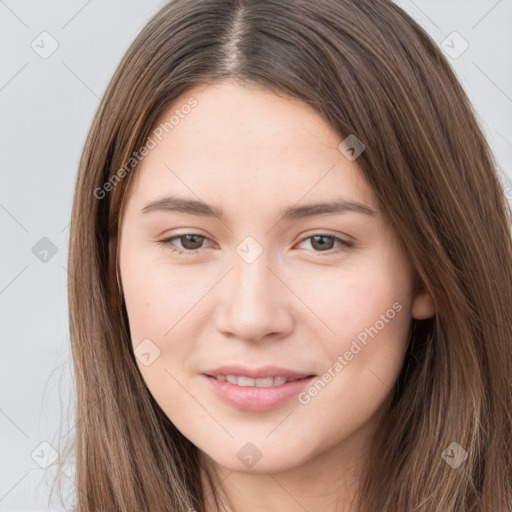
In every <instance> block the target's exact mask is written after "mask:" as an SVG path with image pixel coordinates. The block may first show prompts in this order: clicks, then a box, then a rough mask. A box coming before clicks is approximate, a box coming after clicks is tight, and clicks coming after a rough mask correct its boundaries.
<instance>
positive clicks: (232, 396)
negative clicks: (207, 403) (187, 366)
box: [202, 375, 314, 411]
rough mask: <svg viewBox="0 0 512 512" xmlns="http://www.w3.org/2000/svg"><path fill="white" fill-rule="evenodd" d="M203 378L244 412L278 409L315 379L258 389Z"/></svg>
mask: <svg viewBox="0 0 512 512" xmlns="http://www.w3.org/2000/svg"><path fill="white" fill-rule="evenodd" d="M202 377H203V378H205V379H206V381H207V383H208V384H209V385H210V386H211V389H212V390H213V392H214V393H215V394H216V395H217V396H218V397H219V398H222V399H223V400H224V401H225V402H227V403H228V404H230V405H233V406H235V407H236V408H237V409H242V410H244V411H266V410H268V409H273V408H274V407H278V406H279V405H282V404H284V403H285V402H287V401H288V400H290V398H292V397H293V396H295V395H298V394H299V393H300V392H301V391H302V390H303V389H304V388H305V387H306V386H307V385H308V384H309V383H310V382H311V381H312V380H313V379H314V377H305V378H304V379H300V380H296V381H293V382H287V383H286V384H283V385H282V386H270V387H267V388H258V387H254V386H238V385H236V384H231V383H229V382H221V381H219V380H217V379H215V378H214V377H210V376H208V375H202Z"/></svg>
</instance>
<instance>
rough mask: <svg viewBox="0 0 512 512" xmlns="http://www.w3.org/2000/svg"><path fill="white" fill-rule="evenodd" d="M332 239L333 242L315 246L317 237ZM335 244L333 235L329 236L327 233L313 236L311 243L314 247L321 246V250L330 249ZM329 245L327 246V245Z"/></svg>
mask: <svg viewBox="0 0 512 512" xmlns="http://www.w3.org/2000/svg"><path fill="white" fill-rule="evenodd" d="M326 238H327V239H330V240H331V242H330V243H327V244H325V243H320V244H319V246H318V247H315V243H316V242H317V239H326ZM333 244H334V240H333V238H332V236H327V235H316V236H312V237H311V245H312V247H315V248H319V249H320V250H329V249H332V246H333ZM326 245H327V247H326Z"/></svg>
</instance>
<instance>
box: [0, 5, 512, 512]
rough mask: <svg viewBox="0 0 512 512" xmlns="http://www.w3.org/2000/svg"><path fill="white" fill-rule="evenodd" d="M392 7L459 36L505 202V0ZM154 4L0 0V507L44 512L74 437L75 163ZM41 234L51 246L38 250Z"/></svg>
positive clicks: (455, 47)
mask: <svg viewBox="0 0 512 512" xmlns="http://www.w3.org/2000/svg"><path fill="white" fill-rule="evenodd" d="M397 3H398V4H399V5H400V6H401V7H403V8H404V9H405V10H406V11H407V12H409V13H410V14H411V15H412V16H413V17H414V18H415V19H416V20H417V21H418V22H419V23H420V24H421V25H422V26H423V27H424V28H425V29H426V30H427V31H428V32H429V33H430V34H431V36H432V37H433V39H434V40H435V41H436V42H437V43H438V45H439V46H441V47H443V46H444V47H445V48H447V49H448V50H449V51H451V52H454V51H457V52H458V53H460V51H461V50H462V49H463V48H464V46H462V45H463V44H464V42H463V40H462V39H460V38H459V37H458V36H457V35H455V36H454V35H453V32H454V31H456V32H458V33H459V34H460V36H462V38H463V39H464V40H466V41H467V43H468V44H469V47H468V49H467V50H466V51H465V52H464V53H462V55H460V56H459V57H458V58H452V57H449V60H450V62H451V63H452V65H453V67H454V69H455V71H456V73H457V75H458V77H459V79H460V80H461V82H462V84H463V86H464V87H465V89H466V91H467V93H468V95H469V97H470V99H471V101H472V102H473V104H474V106H475V109H476V111H477V113H478V116H479V121H480V124H481V126H482V128H483V130H484V133H485V135H486V137H487V138H488V140H489V142H490V144H491V146H492V148H493V150H494V152H495V154H496V156H497V158H498V161H499V163H500V165H501V169H502V179H503V183H504V187H505V188H506V191H507V196H508V197H509V198H512V181H510V180H512V57H511V50H512V33H511V31H510V26H512V0H500V1H496V0H472V1H467V0H456V1H449V0H415V1H412V0H399V1H397ZM162 4H163V2H158V1H156V0H146V1H144V2H143V1H141V0H138V1H137V0H122V1H121V0H110V1H101V2H100V1H99V0H89V1H85V0H65V1H64V0H60V1H57V0H52V1H49V2H40V1H39V0H25V1H23V0H5V1H2V0H0V41H1V53H0V119H1V123H0V129H1V134H0V158H1V165H0V169H1V170H0V176H1V188H0V227H1V230H2V239H3V240H4V243H3V244H2V249H1V251H0V254H1V265H0V311H1V315H2V317H1V323H0V326H1V327H0V328H1V343H2V345H1V347H2V351H1V356H0V379H1V380H0V383H1V384H0V511H15V510H16V511H29V510H31V511H33V510H48V496H49V486H50V484H51V482H52V477H53V474H54V471H53V470H54V468H55V465H50V466H49V467H48V468H47V469H44V466H46V465H47V464H48V463H50V462H51V460H52V459H51V455H52V451H51V447H50V446H49V445H52V446H54V447H55V448H56V449H57V444H56V441H57V438H58V433H59V429H61V430H62V433H63V434H65V433H66V432H68V430H70V429H71V431H70V434H69V435H70V436H72V435H73V431H72V425H73V424H72V421H73V413H74V410H73V409H72V406H71V407H70V408H69V409H68V403H69V402H70V401H72V399H73V397H74V395H73V382H72V379H71V375H72V367H71V365H70V351H69V345H70V341H69V334H68V321H67V292H66V286H67V285H66V280H67V270H66V267H67V246H68V241H69V237H68V235H69V218H70V212H71V205H72V198H73V188H74V182H75V178H76V172H77V166H78V161H79V157H80V153H81V151H82V147H83V144H84V142H85V137H86V135H87V132H88V130H89V127H90V123H91V121H92V118H93V115H94V112H95V110H96V108H97V105H98V102H99V98H100V97H101V95H102V94H103V92H104V90H105V88H106V86H107V84H108V82H109V80H110V78H111V76H112V73H113V72H114V69H115V67H116V66H117V64H118V62H119V61H120V59H121V57H122V55H123V54H124V52H125V51H126V49H127V48H128V46H129V44H130V43H131V42H132V40H133V39H134V37H135V36H136V34H137V33H138V32H139V31H140V29H141V28H142V27H143V26H144V25H145V23H146V22H147V20H148V19H149V17H150V16H151V15H152V14H153V13H154V12H156V11H157V10H158V8H159V7H160V6H161V5H162ZM44 31H46V32H48V33H49V34H50V35H51V37H52V38H53V39H54V40H55V41H56V42H57V43H58V48H57V49H56V50H55V52H54V53H53V54H51V55H50V56H49V57H47V58H42V57H41V56H40V54H39V53H37V52H36V51H35V49H33V47H32V46H31V45H32V44H33V45H34V46H35V47H36V48H37V49H38V51H39V52H43V51H44V50H48V49H49V48H51V46H50V45H51V40H50V39H48V36H40V34H41V33H42V32H44ZM45 37H46V39H44V42H43V43H41V38H45ZM33 41H34V43H32V42H33ZM443 41H445V43H443ZM37 45H39V46H37ZM43 45H44V48H43ZM450 47H452V48H451V49H450ZM44 237H46V238H47V239H49V240H50V241H51V244H53V245H54V246H55V248H54V250H55V251H56V253H55V254H54V255H53V256H52V252H51V251H50V252H49V253H48V254H47V255H46V256H45V253H44V252H40V253H39V254H38V251H43V250H44V249H45V248H47V245H46V246H45V245H44V244H48V242H47V241H43V242H41V241H40V240H41V239H42V238H44ZM36 244H38V245H36ZM39 244H43V245H39ZM34 246H35V247H36V249H34V250H33V248H34ZM34 252H35V253H36V254H34ZM45 257H46V260H47V261H44V258H45ZM41 259H43V261H42V260H41ZM41 443H49V445H48V444H42V445H41ZM41 466H43V467H41ZM67 474H68V475H69V476H70V477H71V478H72V471H71V468H68V470H67ZM70 482H71V479H70ZM70 485H72V484H71V483H70ZM56 509H57V507H55V508H52V510H56Z"/></svg>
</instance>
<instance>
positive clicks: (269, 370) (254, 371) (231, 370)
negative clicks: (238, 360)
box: [203, 365, 313, 379]
mask: <svg viewBox="0 0 512 512" xmlns="http://www.w3.org/2000/svg"><path fill="white" fill-rule="evenodd" d="M203 374H204V375H211V376H218V375H236V376H240V375H243V376H245V377H250V378H252V379H264V378H267V377H285V378H287V379H301V378H304V377H311V376H313V374H311V373H306V372H299V371H294V370H289V369H287V368H280V367H278V366H261V367H259V368H248V367H245V366H239V365H226V366H219V367H218V368H215V369H211V370H205V371H204V372H203Z"/></svg>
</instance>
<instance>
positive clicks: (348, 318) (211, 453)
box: [120, 81, 435, 512]
mask: <svg viewBox="0 0 512 512" xmlns="http://www.w3.org/2000/svg"><path fill="white" fill-rule="evenodd" d="M192 96H193V97H194V98H195V99H196V100H197V102H198V104H197V106H196V107H195V108H193V109H192V110H191V112H190V113H189V114H188V115H187V116H184V118H183V119H180V122H179V124H178V125H176V126H175V127H174V129H173V130H171V131H169V133H168V134H166V135H165V136H164V137H163V138H162V140H161V141H159V142H158V144H157V145H156V147H154V148H153V149H152V150H151V151H150V152H149V153H148V154H147V155H146V156H145V157H144V158H143V160H142V162H141V165H140V167H139V169H138V170H137V175H136V176H134V177H133V178H134V179H135V181H134V183H132V185H133V187H132V188H131V189H130V194H129V196H128V197H127V198H126V200H127V202H126V210H125V212H124V215H123V219H122V225H121V231H120V274H121V282H122V288H123V293H124V297H125V301H126V307H127V312H128V317H129V324H130V331H131V336H132V342H133V348H134V350H135V353H137V346H138V345H139V344H140V343H141V342H142V341H143V340H146V339H149V340H151V342H150V343H153V344H154V346H156V347H158V349H159V351H160V354H159V355H158V357H156V359H154V360H153V361H152V362H151V364H149V365H145V364H142V363H141V362H140V360H139V359H138V358H137V364H138V366H139V369H140V372H141V374H142V376H143V378H144V380H145V382H146V383H147V386H148V388H149V390H150V392H151V393H152V394H153V396H154V397H155V399H156V401H157V402H158V404H159V405H160V406H161V408H162V409H163V411H164V412H165V413H166V414H167V416H168V417H169V418H170V419H171V421H172V422H173V423H174V424H175V425H176V427H177V428H178V429H179V430H180V431H181V432H182V433H183V435H184V436H186V437H187V438H188V439H189V440H190V441H191V442H192V443H194V444H195V445H196V446H197V447H198V448H199V450H200V454H201V457H202V460H203V463H204V464H205V465H206V466H207V467H208V468H210V470H211V471H212V472H214V474H215V475H216V477H215V480H216V483H217V482H221V481H222V484H221V486H220V489H222V492H223V494H224V495H225V497H226V500H227V501H229V504H230V508H231V510H236V511H241V510H243V511H244V512H254V511H268V510H286V511H291V512H294V511H301V512H302V511H303V510H316V511H323V512H330V511H334V510H336V511H340V510H342V511H349V510H351V507H350V501H351V500H352V499H353V498H354V497H355V496H356V495H357V489H358V483H359V478H360V475H361V471H362V465H363V464H364V463H365V461H366V460H367V453H368V448H369V445H370V442H371V439H372V436H373V435H374V433H375V429H376V426H377V422H378V421H379V419H380V418H381V416H382V415H383V414H384V413H385V411H386V409H387V408H388V406H389V401H390V399H391V389H392V385H393V383H394V382H395V381H396V379H397V378H398V376H399V373H400V369H401V366H402V362H403V358H404V354H405V350H406V344H407V336H408V332H409V328H410V323H411V319H412V318H427V317H430V316H432V315H433V314H434V313H435V311H434V305H433V302H432V299H431V297H430V296H429V295H428V294H427V293H425V292H421V293H420V292H418V293H416V292H414V293H413V281H414V277H415V270H414V268H412V266H411V264H410V262H409V259H408V257H407V255H406V254H404V253H403V252H402V251H401V250H400V249H399V246H398V244H397V239H396V236H395V234H394V233H393V232H392V231H391V229H390V226H389V224H388V222H387V220H386V219H385V217H384V216H383V214H382V213H381V211H380V209H379V204H378V201H377V198H376V196H375V194H374V193H373V191H372V190H371V189H370V188H369V186H368V185H367V184H366V182H365V181H364V179H363V178H362V175H361V173H360V171H359V170H358V167H357V159H356V160H355V161H350V160H349V159H347V158H346V157H345V156H344V155H343V154H342V153H341V152H340V151H339V149H338V146H339V144H340V143H341V142H342V140H343V138H341V137H340V136H339V135H338V134H337V133H336V132H334V131H333V130H332V129H331V128H330V127H329V125H328V124H327V123H326V122H325V121H324V120H323V118H322V117H320V116H319V115H318V114H317V113H316V112H314V111H313V110H312V109H311V108H310V107H309V106H307V105H306V104H304V103H302V102H299V101H297V100H295V99H292V98H290V97H288V96H286V95H284V94H281V93H280V94H279V95H278V94H276V93H274V92H270V91H268V90H265V89H263V88H260V87H258V86H256V85H248V84H245V85H240V84H238V83H235V82H233V81H225V82H221V83H217V84H213V85H209V86H208V87H204V86H195V87H194V88H192V89H190V90H189V91H187V92H186V93H185V94H183V95H182V96H181V97H180V98H178V99H177V100H176V102H175V103H174V104H173V105H172V106H171V107H170V108H169V109H168V110H167V111H166V112H165V114H164V115H163V116H162V120H163V121H165V120H167V119H169V117H170V116H171V115H172V113H173V112H174V111H175V110H176V108H179V107H180V106H181V105H183V104H185V103H186V102H187V101H188V100H189V99H190V97H192ZM165 196H178V197H183V198H190V199H196V200H197V199H199V200H201V201H203V202H205V203H208V204H213V205H216V206H218V207H222V209H223V210H224V214H225V216H226V219H225V220H224V221H221V220H219V219H218V218H217V217H215V216H213V217H201V216H198V215H193V214H190V213H183V212H171V211H152V212H145V213H143V212H142V211H141V210H142V209H143V208H144V207H145V206H146V205H147V204H148V203H150V202H151V201H155V200H157V199H160V198H162V197H165ZM338 198H343V199H345V200H350V201H357V202H359V203H362V204H364V205H366V206H367V207H368V208H371V209H372V210H373V211H374V212H375V215H373V216H370V215H364V214H361V213H357V212H344V213H334V214H333V213H330V214H324V215H317V216H313V217H308V218H300V219H296V220H292V221H286V222H285V221H284V220H282V219H281V217H282V214H281V212H282V211H283V210H284V209H285V208H286V207H289V206H297V205H304V204H309V203H315V202H320V201H330V200H334V199H338ZM326 231H327V232H328V233H329V232H331V233H333V234H334V236H337V237H339V238H340V239H341V240H345V241H346V240H348V241H352V242H354V244H355V245H354V246H353V247H352V248H349V249H347V248H344V247H343V246H341V245H340V243H339V242H338V241H336V240H335V239H333V238H329V237H327V238H326V239H324V240H323V241H324V247H325V249H322V246H321V244H318V243H316V244H315V242H314V239H312V238H308V237H313V236H315V235H318V233H325V232H326ZM190 233H196V234H198V235H203V236H206V237H208V239H209V240H208V239H201V238H198V239H196V240H194V239H192V241H190V240H188V241H187V239H184V238H180V237H178V235H185V234H190ZM172 236H174V237H176V238H174V239H173V241H172V242H169V243H168V245H167V246H166V245H161V244H159V243H158V241H159V240H163V239H165V238H170V237H172ZM247 236H251V237H253V239H254V240H255V241H256V242H257V244H258V245H259V247H261V249H262V250H263V252H262V253H261V255H260V256H259V257H258V258H257V259H256V260H255V261H253V262H251V263H248V262H247V261H245V260H244V259H243V258H242V257H240V256H239V254H238V253H237V251H236V249H237V247H238V246H239V244H240V243H241V242H242V241H243V240H244V239H245V238H246V237H247ZM210 240H211V241H210ZM320 242H322V240H320ZM173 244H174V245H173ZM172 246H174V247H176V248H180V249H185V250H186V249H188V250H189V252H191V251H193V250H195V251H196V253H195V254H192V253H191V254H178V253H175V252H172V251H171V249H170V248H171V247H172ZM195 248H199V249H195ZM251 250H252V251H253V250H254V248H252V249H251ZM228 271H229V272H228ZM394 303H395V304H396V303H398V304H399V305H400V306H401V309H400V311H399V312H397V313H396V315H394V318H393V319H391V320H389V321H388V322H385V325H384V327H383V328H381V329H379V330H378V334H376V335H374V337H369V338H368V342H367V344H366V346H363V345H361V344H360V345H361V346H362V347H363V348H362V350H360V351H359V352H358V353H357V354H356V355H354V356H353V358H352V359H351V360H350V361H346V362H347V364H346V365H345V366H344V367H343V369H342V371H339V372H337V373H336V376H335V377H334V378H332V379H331V381H330V382H329V383H328V384H327V385H326V386H325V387H324V388H323V389H322V390H321V392H319V393H318V394H317V395H316V396H315V397H314V398H311V400H310V401H309V403H307V404H302V403H299V401H298V399H297V398H296V397H294V398H292V399H291V400H289V401H288V402H286V403H285V404H284V405H281V406H279V407H276V408H275V409H271V410H270V411H264V412H250V411H243V410H239V409H237V408H235V407H233V406H231V405H228V404H226V403H225V402H223V401H221V400H220V399H219V398H217V397H216V396H215V395H214V394H213V393H212V392H211V391H210V389H209V387H208V386H207V385H206V383H205V382H204V378H203V377H202V376H201V372H202V371H203V370H205V369H207V368H212V367H216V366H220V365H222V364H227V363H245V364H247V365H248V366H263V365H266V364H273V365H277V366H283V367H286V368H291V369H294V370H299V371H304V372H306V373H308V374H315V375H317V376H321V375H323V374H324V372H326V371H327V369H328V368H330V367H331V369H332V367H333V364H334V363H335V362H336V360H337V357H338V356H339V355H343V354H345V353H346V352H347V351H348V350H349V349H350V346H351V343H352V341H353V340H354V339H356V337H357V336H358V335H359V334H360V333H361V332H363V331H364V330H365V328H369V327H370V326H375V325H376V322H377V321H378V320H379V319H380V318H382V317H381V316H380V315H382V314H385V313H386V311H388V310H389V309H390V308H392V305H393V304H394ZM146 343H147V342H146ZM152 346H153V345H152ZM247 442H251V443H253V444H254V445H255V446H256V447H257V448H258V450H259V451H260V452H261V459H260V460H259V461H258V462H257V463H256V464H255V465H254V466H252V467H250V468H249V467H247V466H246V465H244V463H242V462H241V460H240V459H239V458H238V457H237V452H238V451H239V450H240V449H241V448H242V447H243V446H244V445H245V444H246V443H247ZM208 507H209V511H212V512H213V511H214V510H215V509H214V508H213V506H212V505H211V504H209V505H208Z"/></svg>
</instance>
